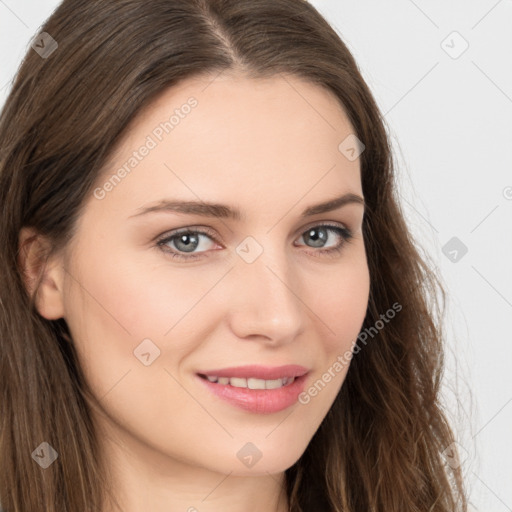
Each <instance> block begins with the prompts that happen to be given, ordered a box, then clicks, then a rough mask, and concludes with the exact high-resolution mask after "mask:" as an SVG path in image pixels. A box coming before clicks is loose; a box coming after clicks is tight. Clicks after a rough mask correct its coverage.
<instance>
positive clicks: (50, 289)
mask: <svg viewBox="0 0 512 512" xmlns="http://www.w3.org/2000/svg"><path fill="white" fill-rule="evenodd" d="M18 247H19V251H18V262H19V266H20V269H21V271H22V278H23V281H24V283H25V288H26V290H27V293H28V294H29V296H30V297H32V296H33V295H34V293H35V292H36V286H37V282H38V280H39V278H40V276H42V279H41V284H40V286H39V289H38V291H37V294H36V297H35V305H36V308H37V311H38V312H39V314H40V315H41V316H43V317H44V318H46V319H47V320H57V319H59V318H62V317H63V316H64V302H63V294H62V291H63V270H64V269H63V267H62V264H61V263H60V261H59V260H58V259H57V258H55V259H54V261H47V255H48V253H49V250H50V245H49V243H48V242H47V240H46V239H45V238H44V237H43V236H42V235H39V234H38V233H37V232H36V231H35V230H34V229H33V228H26V227H24V228H22V229H21V232H20V236H19V244H18Z"/></svg>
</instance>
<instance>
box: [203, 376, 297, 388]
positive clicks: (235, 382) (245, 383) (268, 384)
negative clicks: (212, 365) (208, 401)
mask: <svg viewBox="0 0 512 512" xmlns="http://www.w3.org/2000/svg"><path fill="white" fill-rule="evenodd" d="M206 378H207V379H208V380H209V381H210V382H215V383H218V384H223V385H228V384H229V385H231V386H233V387H235V388H248V389H277V388H281V387H283V386H287V385H288V384H291V383H292V382H293V381H294V380H295V377H284V378H282V379H274V380H264V379H253V378H249V379H244V378H241V377H231V378H229V377H214V376H210V375H208V376H207V377H206Z"/></svg>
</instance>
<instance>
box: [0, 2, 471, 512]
mask: <svg viewBox="0 0 512 512" xmlns="http://www.w3.org/2000/svg"><path fill="white" fill-rule="evenodd" d="M0 141H1V147H2V152H1V161H0V194H1V196H0V200H1V204H2V205H3V217H2V223H1V242H2V243H1V244H0V246H1V258H2V260H1V272H2V282H3V283H4V286H3V287H2V292H1V293H2V296H1V299H2V316H1V325H2V331H1V332H2V337H1V343H2V351H1V356H0V365H1V372H2V373H1V375H2V379H1V389H2V394H1V400H2V411H3V414H2V424H1V438H0V455H1V457H2V461H3V464H2V469H1V470H0V471H1V472H2V473H1V474H2V478H1V479H0V499H1V502H2V505H3V507H4V509H5V510H6V511H8V512H19V511H23V512H31V511H36V510H41V509H44V510H46V511H62V510H69V511H75V510H76V511H82V510H90V511H101V512H113V511H118V510H122V511H125V512H132V511H135V510H152V511H156V512H159V511H163V510H166V511H169V510H173V511H174V510H184V511H185V510H187V511H189V512H192V511H199V512H211V511H217V510H223V511H228V512H229V511H244V512H250V511H260V510H265V511H277V512H284V511H293V512H295V511H304V512H305V511H315V512H316V511H336V512H341V511H343V512H356V511H357V512H360V511H370V510H372V511H386V512H391V511H422V512H423V511H426V510H429V511H436V512H447V511H453V510H465V509H466V499H465V491H464V486H463V482H462V478H461V472H460V468H459V466H458V464H453V463H447V457H446V455H445V454H446V450H449V451H450V454H451V459H450V460H452V461H453V458H454V452H453V449H454V446H455V445H454V444H453V443H454V437H453V434H452V432H451V430H450V427H449V425H448V424H447V421H446V419H445V416H444V414H443V412H442V410H441V408H440V405H439V385H440V375H441V371H442V354H443V352H442V348H443V344H442V333H441V329H440V327H439V325H437V323H436V321H435V313H438V311H436V310H435V309H436V308H437V307H438V306H437V303H436V302H435V298H436V293H435V292H436V291H440V292H442V287H441V286H440V285H439V284H438V283H437V281H436V280H435V278H434V276H433V274H432V273H431V272H430V271H429V268H428V266H427V264H426V263H425V262H424V261H423V260H422V258H421V257H420V255H419V253H418V252H417V249H416V248H415V245H414V242H413V240H412V238H411V236H410V234H409V232H408V230H407V226H406V224H405V222H404V218H403V215H402V212H401V210H400V208H399V205H398V201H397V196H396V192H395V188H394V187H395V183H394V179H395V178H394V174H393V167H392V157H391V153H390V147H389V143H388V139H387V135H386V130H385V126H384V122H383V119H382V116H381V114H380V113H379V111H378V109H377V106H376V104H375V101H374V99H373V97H372V95H371V93H370V91H369V89H368V87H367V85H366V84H365V82H364V81H363V79H362V77H361V74H360V73H359V71H358V68H357V66H356V63H355V61H354V59H353V57H352V56H351V54H350V53H349V51H348V50H347V48H346V46H345V45H344V43H343V42H342V41H341V40H340V38H339V36H338V35H337V34H336V33H335V32H334V30H333V29H332V28H331V27H330V26H329V25H328V23H327V22H326V21H325V20H324V19H323V18H322V17H321V16H320V15H319V13H318V12H317V11H316V10H315V9H314V8H313V7H312V6H311V5H309V4H307V3H305V2H303V1H300V0H272V1H271V0H250V1H249V0H192V1H191V0H167V1H163V0H162V1H155V2H148V3H146V2H142V1H141V0H120V1H116V2H112V1H105V0H102V1H91V0H64V1H63V2H62V4H61V5H60V6H59V7H58V9H57V10H56V11H55V12H54V13H53V14H52V16H51V17H50V18H49V19H48V20H47V22H46V23H45V24H44V25H43V27H42V30H41V34H40V35H38V37H37V38H35V40H34V43H33V45H32V49H31V51H30V52H29V53H28V54H27V56H26V58H25V60H24V62H23V64H22V66H21V68H20V70H19V72H18V75H17V78H16V81H15V83H14V85H13V88H12V92H11V93H10V95H9V97H8V99H7V102H6V104H5V106H4V110H3V112H2V116H1V120H0ZM431 292H434V293H431ZM29 455H30V456H29Z"/></svg>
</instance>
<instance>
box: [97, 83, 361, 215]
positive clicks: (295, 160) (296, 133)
mask: <svg viewBox="0 0 512 512" xmlns="http://www.w3.org/2000/svg"><path fill="white" fill-rule="evenodd" d="M352 133H353V128H352V126H351V124H350V122H349V120H348V118H347V116H346V114H345V112H344V109H343V107H342V106H341V104H340V102H339V101H338V100H337V98H336V97H335V96H334V94H333V93H331V92H330V91H328V90H326V89H324V88H322V87H320V86H318V85H315V84H312V83H309V82H306V81H304V80H302V79H300V78H297V77H295V76H290V75H278V76H275V77H271V78H265V79H254V78H246V77H241V76H226V75H223V74H221V75H220V76H217V77H215V76H205V77H195V78H192V79H188V80H185V81H183V82H181V83H180V84H178V85H175V86H173V87H171V88H169V89H167V90H165V91H164V92H163V93H162V94H160V96H158V98H156V99H155V100H154V101H153V102H152V103H151V104H150V105H149V106H147V107H146V108H145V109H144V110H143V111H142V112H141V113H140V114H139V115H138V116H137V117H136V119H135V120H134V121H133V122H132V123H131V125H130V126H129V127H128V129H127V130H126V134H125V136H124V138H123V140H122V141H121V143H120V144H119V145H118V147H117V148H116V151H115V152H114V153H113V155H112V157H111V159H110V160H109V162H108V164H107V165H106V166H105V170H104V172H103V174H102V176H101V177H100V178H99V180H98V182H97V185H98V186H100V187H101V186H103V185H104V184H106V183H107V182H109V181H110V182H111V184H112V186H109V187H108V188H109V192H108V194H107V195H106V197H105V200H104V201H102V203H103V206H105V204H106V203H110V206H111V207H112V206H113V205H114V204H116V203H117V204H118V206H119V208H122V207H123V206H122V205H124V207H126V208H131V209H132V210H135V209H137V208H140V207H141V206H142V204H143V203H145V202H147V201H154V200H159V199H163V198H164V197H166V196H168V197H179V198H182V199H190V200H198V199H203V200H205V201H207V200H214V201H219V202H231V203H232V202H233V201H232V200H233V197H234V196H236V199H237V204H241V205H244V204H246V205H251V204H252V205H253V207H255V208H258V207H259V208H273V207H275V204H274V203H275V201H276V199H280V201H279V202H280V204H283V203H287V204H288V203H289V207H291V206H292V204H295V203H297V202H299V201H300V200H301V196H304V195H306V194H308V196H309V197H308V199H310V201H307V203H308V204H309V203H311V202H314V201H315V200H316V198H317V197H319V198H320V199H322V200H325V199H326V195H329V194H330V195H331V196H334V195H337V194H338V193H343V192H353V193H357V192H359V193H360V191H361V187H360V169H359V160H355V161H350V160H348V159H347V158H346V157H345V156H344V154H342V152H341V151H340V150H339V148H338V147H339V145H340V143H341V142H342V141H343V140H344V139H345V138H346V137H347V136H349V135H350V134H352ZM144 148H146V149H144ZM148 148H149V149H148ZM142 153H144V155H143V156H142ZM120 169H124V172H121V173H119V170H120ZM116 174H117V175H118V176H117V178H119V174H121V175H122V178H121V179H112V178H116ZM334 189H335V190H334ZM331 191H332V192H331ZM255 199H257V201H255ZM301 204H305V203H301ZM241 209H242V210H244V211H245V210H246V208H244V207H243V206H242V207H241ZM301 210H302V208H301ZM130 213H134V211H132V212H130Z"/></svg>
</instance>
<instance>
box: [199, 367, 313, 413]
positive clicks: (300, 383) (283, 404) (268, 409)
mask: <svg viewBox="0 0 512 512" xmlns="http://www.w3.org/2000/svg"><path fill="white" fill-rule="evenodd" d="M306 376H307V374H305V375H302V376H301V377H296V378H295V380H294V381H293V382H292V383H291V384H289V385H288V386H283V387H280V388H277V389H249V388H237V387H234V386H231V385H229V384H215V383H213V382H210V381H209V380H208V379H203V378H202V377H199V375H197V378H198V379H199V380H200V381H201V382H202V383H203V384H204V385H205V386H206V387H207V388H208V389H209V390H210V391H211V392H212V393H213V394H214V395H216V396H218V397H219V398H222V399H223V400H226V401H227V402H229V403H230V404H232V405H235V406H236V407H239V408H240V409H244V410H246V411H250V412H254V413H258V414H268V413H273V412H279V411H282V410H284V409H287V408H288V407H291V406H292V405H293V404H295V403H296V402H297V401H298V397H299V395H300V394H301V393H302V391H303V389H304V382H305V380H306Z"/></svg>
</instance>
